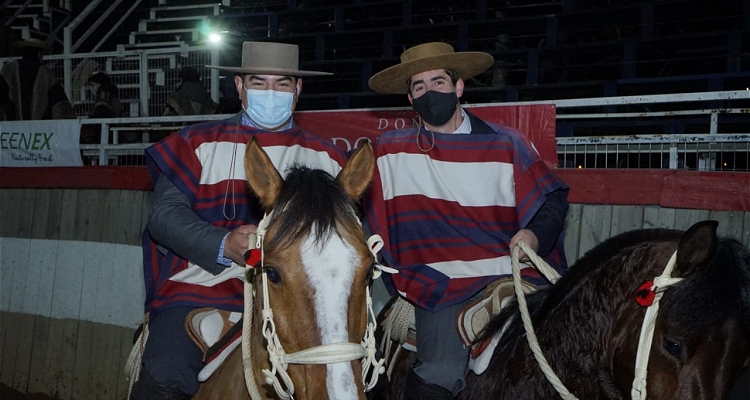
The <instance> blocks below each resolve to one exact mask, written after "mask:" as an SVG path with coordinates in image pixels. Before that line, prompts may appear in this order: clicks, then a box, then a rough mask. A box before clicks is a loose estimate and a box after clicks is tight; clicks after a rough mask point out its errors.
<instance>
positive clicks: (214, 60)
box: [211, 48, 219, 104]
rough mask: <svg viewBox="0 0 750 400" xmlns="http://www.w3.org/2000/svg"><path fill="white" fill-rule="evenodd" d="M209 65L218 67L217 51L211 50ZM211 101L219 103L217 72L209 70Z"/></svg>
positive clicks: (216, 70) (214, 69)
mask: <svg viewBox="0 0 750 400" xmlns="http://www.w3.org/2000/svg"><path fill="white" fill-rule="evenodd" d="M211 65H219V49H217V48H213V49H211ZM211 100H213V101H214V102H215V103H217V104H218V103H219V70H218V69H216V68H211Z"/></svg>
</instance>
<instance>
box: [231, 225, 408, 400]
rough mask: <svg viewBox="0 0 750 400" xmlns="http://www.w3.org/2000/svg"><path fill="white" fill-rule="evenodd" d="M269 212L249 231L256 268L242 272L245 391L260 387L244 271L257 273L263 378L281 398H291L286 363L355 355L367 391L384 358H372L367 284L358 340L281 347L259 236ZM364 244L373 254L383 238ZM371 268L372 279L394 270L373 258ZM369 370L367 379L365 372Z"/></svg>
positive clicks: (328, 361) (250, 287) (372, 332)
mask: <svg viewBox="0 0 750 400" xmlns="http://www.w3.org/2000/svg"><path fill="white" fill-rule="evenodd" d="M272 215H273V212H271V213H270V214H266V215H265V216H264V217H263V219H262V220H261V221H260V222H259V223H258V228H257V231H256V233H255V235H250V240H249V246H248V247H249V248H250V249H259V250H260V270H259V271H255V270H253V266H252V265H250V264H246V274H245V292H244V293H245V307H244V322H243V326H242V329H243V331H244V333H243V335H242V365H243V370H244V375H245V384H246V386H247V390H248V393H249V394H250V397H251V398H252V399H253V400H256V399H261V398H262V397H261V395H260V391H259V390H258V386H257V383H256V381H255V377H254V376H253V371H252V354H251V346H250V341H249V339H248V336H249V335H248V334H246V333H248V332H250V329H251V326H252V317H253V310H252V308H253V299H254V298H255V290H254V288H253V285H252V283H251V282H250V279H248V275H250V273H251V272H252V273H253V274H254V273H260V274H261V281H262V291H263V309H262V311H261V316H262V317H263V327H262V332H263V337H264V338H265V339H266V343H267V345H266V349H267V351H268V360H269V362H270V363H271V370H268V369H263V370H262V372H263V375H264V376H265V378H266V384H268V385H271V386H273V388H274V390H275V391H276V394H277V395H278V397H279V398H281V399H283V400H289V399H294V383H293V382H292V379H291V377H290V376H289V374H288V373H287V367H288V365H289V364H332V363H339V362H348V361H354V360H357V359H361V360H362V382H363V383H364V389H365V391H368V390H370V389H372V388H373V387H375V384H377V382H378V377H379V375H380V374H381V373H383V372H384V371H385V367H383V363H384V362H385V359H381V360H380V361H378V360H377V359H376V358H375V352H376V346H375V329H376V327H377V323H376V320H375V313H374V311H373V309H372V297H371V296H370V287H369V285H368V286H367V287H366V288H365V291H366V299H367V300H366V301H367V304H366V306H367V328H366V330H365V335H364V337H363V339H362V342H361V343H351V342H340V343H329V344H323V345H319V346H315V347H311V348H309V349H305V350H301V351H298V352H295V353H291V354H287V353H286V352H285V351H284V348H283V347H282V345H281V343H280V341H279V337H278V335H277V334H276V325H275V324H274V322H273V309H272V308H271V305H270V301H269V298H268V277H267V273H266V271H265V268H263V266H264V258H265V254H264V251H263V238H264V237H265V235H266V233H267V229H268V225H269V223H270V220H271V216H272ZM367 245H368V248H369V249H370V252H371V253H372V254H373V256H375V257H376V260H377V253H378V251H380V249H381V248H382V247H383V239H382V238H381V237H380V236H379V235H372V236H371V237H370V238H369V239H368V240H367ZM373 268H374V272H373V279H377V278H379V277H380V275H381V274H382V271H384V270H385V271H387V272H389V273H392V272H394V270H392V269H390V268H387V267H385V266H383V265H380V264H378V263H377V262H375V263H374V264H373ZM370 370H372V373H371V376H370V379H369V380H368V379H367V373H368V372H369V371H370Z"/></svg>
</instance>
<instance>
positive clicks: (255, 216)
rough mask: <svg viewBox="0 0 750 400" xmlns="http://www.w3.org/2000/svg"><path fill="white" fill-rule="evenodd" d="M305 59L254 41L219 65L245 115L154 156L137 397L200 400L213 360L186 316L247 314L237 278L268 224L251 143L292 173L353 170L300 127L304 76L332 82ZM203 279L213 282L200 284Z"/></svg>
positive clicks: (180, 136)
mask: <svg viewBox="0 0 750 400" xmlns="http://www.w3.org/2000/svg"><path fill="white" fill-rule="evenodd" d="M298 59H299V49H298V47H297V46H296V45H291V44H284V43H273V42H244V43H243V47H242V66H241V67H211V68H218V69H221V70H224V71H230V72H236V73H239V74H240V75H239V76H236V77H235V78H234V80H235V87H236V89H237V92H238V93H239V97H240V99H241V101H242V108H243V111H242V112H240V113H238V114H237V115H234V116H232V117H231V118H228V119H225V120H221V121H212V122H208V123H203V124H199V125H195V126H190V127H187V128H184V129H182V130H180V131H178V132H176V133H174V134H172V135H170V136H169V137H167V138H165V139H164V140H162V141H160V142H158V143H156V144H155V145H153V146H152V147H150V148H148V149H146V160H147V165H148V166H149V170H150V172H151V176H152V178H153V180H154V186H155V187H154V195H153V199H154V201H153V206H152V208H151V211H150V213H149V218H148V223H147V227H146V230H145V232H144V235H143V246H144V275H145V276H144V277H145V282H146V312H147V313H148V314H147V315H148V328H149V335H148V340H147V342H146V348H145V352H144V353H143V358H142V361H143V369H142V371H141V374H140V377H139V379H138V381H137V382H136V383H135V386H134V387H133V390H132V394H131V399H150V400H151V399H188V398H190V397H192V396H193V395H194V394H195V392H196V391H197V390H198V387H199V383H198V380H197V375H198V372H199V371H200V370H201V368H202V367H203V363H202V358H203V353H202V352H201V350H200V349H199V347H198V346H197V345H196V344H195V343H193V342H192V341H191V339H190V337H189V336H188V334H187V332H186V331H185V318H186V316H187V315H188V313H189V312H190V311H192V310H195V309H196V308H199V307H215V308H219V309H223V310H229V311H241V310H242V306H243V295H242V293H243V288H242V281H241V280H240V279H236V278H237V277H238V276H242V275H243V274H244V273H243V270H244V269H243V267H244V264H245V259H244V255H245V253H246V252H247V250H248V238H249V235H250V234H251V233H253V232H254V231H255V225H256V224H257V223H258V222H259V220H260V218H261V217H262V212H261V210H260V209H259V206H258V202H257V200H256V199H254V198H248V194H247V192H246V185H247V182H246V181H245V178H244V173H243V172H242V160H243V158H244V150H245V144H246V143H247V142H248V141H249V139H250V138H252V137H255V138H257V139H258V141H259V142H260V144H261V145H263V146H265V147H266V148H268V147H269V146H272V147H273V148H275V149H276V150H277V151H273V152H270V154H269V155H270V156H271V159H272V161H273V162H274V165H275V166H276V168H277V169H278V170H279V171H282V173H283V171H285V170H286V169H287V167H288V166H290V164H291V163H299V164H301V165H308V166H310V167H313V168H321V169H324V170H326V171H328V172H329V173H331V174H333V175H336V174H337V173H338V171H339V170H340V169H341V166H343V165H344V162H345V155H344V154H343V153H342V152H341V151H340V150H339V149H338V148H337V147H336V146H334V145H333V143H330V142H329V141H328V140H324V139H321V138H318V137H316V136H313V135H311V134H309V133H307V132H305V131H302V130H301V129H299V128H298V127H297V126H296V125H295V123H294V119H293V118H292V111H294V109H295V106H296V104H297V100H298V98H299V95H300V93H301V91H302V77H307V76H317V75H330V74H329V73H325V72H317V71H303V70H299V63H298ZM240 266H242V267H240ZM178 274H179V276H176V275H178ZM201 276H203V277H204V278H205V277H211V280H212V283H211V284H210V285H209V284H208V283H205V282H204V283H203V284H201V282H200V281H199V280H195V279H194V278H196V277H198V278H200V277H201ZM191 277H192V278H191Z"/></svg>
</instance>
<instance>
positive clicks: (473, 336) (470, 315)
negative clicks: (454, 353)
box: [380, 276, 536, 375]
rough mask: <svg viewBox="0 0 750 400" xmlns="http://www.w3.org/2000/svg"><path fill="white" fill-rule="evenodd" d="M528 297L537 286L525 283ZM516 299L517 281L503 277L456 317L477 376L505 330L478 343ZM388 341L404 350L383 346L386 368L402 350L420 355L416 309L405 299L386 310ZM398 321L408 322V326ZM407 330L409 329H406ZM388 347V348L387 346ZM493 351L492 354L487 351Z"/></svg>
mask: <svg viewBox="0 0 750 400" xmlns="http://www.w3.org/2000/svg"><path fill="white" fill-rule="evenodd" d="M522 286H523V291H524V293H530V292H533V291H535V290H536V286H534V285H533V284H531V283H529V282H526V281H522ZM515 297H516V295H515V290H514V288H513V278H512V277H510V276H508V277H503V278H500V279H498V280H496V281H494V282H493V283H491V284H490V285H488V286H487V289H486V291H485V294H484V296H482V297H481V298H479V299H477V300H475V301H473V302H471V303H470V304H468V305H467V306H466V307H464V309H463V310H461V311H460V312H459V313H458V315H457V316H456V321H455V325H456V332H457V333H458V336H459V338H460V339H461V341H462V342H463V344H464V346H466V347H467V348H470V349H471V357H470V360H469V368H470V369H472V370H473V371H474V373H476V374H477V375H480V374H481V373H483V372H484V371H485V369H486V368H487V366H488V365H489V360H490V358H491V355H492V353H493V350H494V348H495V346H496V345H497V343H498V342H499V339H500V335H501V334H502V332H503V331H504V330H501V331H500V332H498V334H497V335H494V337H491V338H487V339H485V340H484V341H482V342H477V340H478V339H479V337H480V336H481V334H482V332H483V331H484V329H485V328H486V327H487V324H488V323H489V322H490V320H492V318H493V317H495V316H497V315H498V314H500V311H501V310H502V309H503V307H505V306H506V305H507V304H508V303H510V302H511V301H512V300H514V299H515ZM383 315H384V324H383V330H384V338H386V339H390V340H392V341H395V342H397V343H398V344H399V346H400V347H397V350H396V351H394V350H393V349H392V348H391V346H390V343H387V344H386V343H382V342H381V348H380V350H381V351H382V352H383V353H384V354H385V357H386V360H387V361H386V364H389V365H390V364H391V362H390V361H392V360H393V359H395V357H396V354H398V349H399V348H401V349H403V350H406V351H413V352H416V350H417V346H418V345H419V343H417V341H416V328H415V323H414V307H413V306H411V304H409V303H408V302H407V301H406V300H404V299H403V298H400V297H399V298H398V299H397V300H396V301H394V302H392V303H391V304H390V307H388V308H387V309H385V310H384V314H383ZM398 321H408V323H407V324H405V323H404V322H398ZM404 326H407V327H408V329H406V328H404ZM384 344H385V345H384ZM487 350H489V351H487Z"/></svg>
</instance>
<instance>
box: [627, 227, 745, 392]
mask: <svg viewBox="0 0 750 400" xmlns="http://www.w3.org/2000/svg"><path fill="white" fill-rule="evenodd" d="M717 225H718V224H717V222H715V221H703V222H699V223H696V224H695V225H693V226H692V227H691V228H690V229H688V230H687V231H686V232H685V234H684V235H683V236H682V237H681V238H680V239H679V242H677V243H676V246H675V243H663V244H660V245H656V246H654V247H653V248H652V249H651V252H650V253H649V255H650V257H652V259H653V260H654V262H651V263H649V265H650V266H651V268H646V269H647V270H649V272H650V273H651V274H652V275H653V276H657V275H659V274H660V273H661V271H660V268H663V267H662V266H659V264H660V263H662V262H665V259H666V256H667V255H668V254H669V253H671V252H672V251H674V250H673V249H675V247H676V251H677V253H676V263H675V265H674V271H673V273H672V277H674V278H681V279H682V280H681V281H680V282H678V283H675V284H674V285H673V286H670V287H669V288H667V289H666V290H665V291H664V295H663V296H664V297H663V299H662V300H661V306H660V309H659V314H658V318H657V319H656V322H655V325H654V336H653V342H652V348H651V352H650V359H649V362H648V373H647V382H648V388H647V389H648V390H647V393H648V397H649V398H650V399H722V398H727V397H729V393H730V391H731V389H732V386H733V383H734V382H735V381H736V380H737V378H738V377H739V375H740V373H741V371H742V369H743V368H744V367H745V366H747V365H748V361H750V253H748V251H747V250H746V249H745V248H743V247H742V245H741V244H740V243H739V242H737V241H736V240H733V239H720V238H717V236H716V228H717ZM657 260H658V261H657ZM662 265H663V264H662ZM649 279H653V277H651V278H649ZM642 314H643V313H642V312H637V313H636V318H635V321H632V322H627V321H628V320H629V319H631V318H623V319H622V320H621V324H622V326H623V328H622V330H621V331H620V332H622V333H621V334H620V335H617V336H618V337H619V338H620V339H616V340H617V341H620V342H621V345H620V346H619V348H618V349H617V351H616V352H615V355H614V358H613V361H614V365H615V370H619V371H620V373H619V374H615V376H614V377H615V379H616V381H617V384H618V386H620V387H621V389H622V390H626V389H628V388H629V387H630V385H631V384H632V382H633V365H634V363H635V358H634V355H635V353H636V347H637V335H638V330H637V329H634V328H632V326H635V327H636V328H640V324H639V323H638V322H639V321H642V320H643V316H642ZM625 325H628V326H631V328H626V327H625ZM626 332H627V333H626ZM625 335H627V338H626V337H625Z"/></svg>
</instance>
